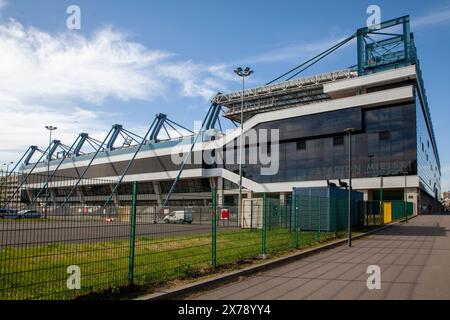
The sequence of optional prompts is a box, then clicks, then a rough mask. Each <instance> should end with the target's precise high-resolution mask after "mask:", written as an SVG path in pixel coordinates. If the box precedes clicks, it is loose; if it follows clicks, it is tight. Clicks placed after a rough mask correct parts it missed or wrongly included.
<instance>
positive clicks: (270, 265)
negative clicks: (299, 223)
mask: <svg viewBox="0 0 450 320" xmlns="http://www.w3.org/2000/svg"><path fill="white" fill-rule="evenodd" d="M415 217H416V216H413V217H410V218H408V221H409V220H412V219H414V218H415ZM403 221H404V220H401V221H398V222H395V223H391V224H388V225H385V226H382V227H380V228H378V229H374V230H371V231H369V232H366V233H363V234H359V235H356V236H354V237H352V240H359V239H361V238H364V237H367V236H370V235H372V234H374V233H377V232H380V231H382V230H384V229H387V228H390V227H392V226H396V225H399V224H401V223H402V222H403ZM345 243H347V238H345V239H340V240H335V241H332V242H330V243H327V244H324V245H322V246H319V247H316V248H312V249H307V250H305V251H301V252H296V253H293V254H290V255H287V256H285V257H281V258H276V259H274V260H271V261H268V262H264V263H261V264H259V265H256V266H249V267H246V268H244V269H241V270H236V271H232V272H228V273H225V274H221V275H218V276H215V277H212V278H209V279H206V280H202V281H198V282H195V283H191V284H187V285H184V286H180V287H176V288H173V289H168V290H167V291H159V292H154V293H150V294H147V295H144V296H141V297H139V298H136V299H134V300H177V299H182V298H183V297H185V296H187V295H190V294H193V293H198V292H201V291H206V290H211V289H214V288H217V287H219V286H222V285H224V284H228V283H231V282H235V281H238V280H239V279H240V278H241V277H245V276H250V275H253V274H256V273H259V272H263V271H268V270H271V269H274V268H277V267H280V266H283V265H286V264H288V263H290V262H293V261H297V260H300V259H302V258H305V257H308V256H311V255H313V254H316V253H319V252H321V251H325V250H329V249H332V248H335V247H339V246H341V245H344V244H345Z"/></svg>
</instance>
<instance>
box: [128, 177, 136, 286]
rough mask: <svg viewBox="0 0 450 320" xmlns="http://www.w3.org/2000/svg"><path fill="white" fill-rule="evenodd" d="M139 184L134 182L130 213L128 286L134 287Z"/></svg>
mask: <svg viewBox="0 0 450 320" xmlns="http://www.w3.org/2000/svg"><path fill="white" fill-rule="evenodd" d="M136 195H137V182H136V181H134V182H133V198H132V204H131V212H130V256H129V261H128V263H129V264H128V285H129V286H131V285H133V280H134V249H135V242H136V197H137V196H136Z"/></svg>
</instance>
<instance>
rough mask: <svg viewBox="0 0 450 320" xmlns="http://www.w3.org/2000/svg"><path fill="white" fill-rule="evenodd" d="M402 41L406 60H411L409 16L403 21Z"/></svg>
mask: <svg viewBox="0 0 450 320" xmlns="http://www.w3.org/2000/svg"><path fill="white" fill-rule="evenodd" d="M403 41H404V50H405V60H406V62H408V63H409V62H410V61H411V30H410V25H409V16H408V17H405V20H404V21H403Z"/></svg>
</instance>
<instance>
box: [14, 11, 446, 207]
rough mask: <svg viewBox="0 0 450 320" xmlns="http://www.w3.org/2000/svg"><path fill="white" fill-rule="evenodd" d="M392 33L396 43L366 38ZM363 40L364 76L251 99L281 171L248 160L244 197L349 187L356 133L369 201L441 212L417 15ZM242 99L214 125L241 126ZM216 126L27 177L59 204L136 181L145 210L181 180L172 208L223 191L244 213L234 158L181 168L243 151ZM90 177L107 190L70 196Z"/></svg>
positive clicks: (295, 85)
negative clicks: (37, 179)
mask: <svg viewBox="0 0 450 320" xmlns="http://www.w3.org/2000/svg"><path fill="white" fill-rule="evenodd" d="M388 28H397V29H400V30H401V31H400V33H399V34H398V35H393V34H391V33H383V32H381V31H380V30H382V29H388ZM369 35H370V37H369ZM383 35H384V36H386V35H388V37H387V38H386V37H385V38H383V39H377V40H376V41H374V42H372V43H368V41H367V39H373V38H374V37H379V38H380V37H382V36H383ZM354 37H355V38H357V46H358V64H357V66H356V67H351V68H349V69H344V70H339V71H335V72H329V73H324V74H319V75H314V76H310V77H307V78H295V79H290V80H287V81H279V82H276V83H271V84H268V85H265V86H262V87H258V88H252V89H248V90H245V92H244V100H245V107H244V123H243V127H244V132H245V133H246V134H247V133H249V132H251V131H254V132H257V133H259V132H261V131H262V130H269V131H270V130H272V129H277V130H278V132H279V137H278V138H279V139H278V141H277V146H276V148H277V149H276V151H277V153H278V155H279V156H278V159H277V161H278V163H277V169H278V170H277V173H276V174H262V172H261V164H260V163H255V164H250V163H245V162H244V165H243V177H244V178H243V188H244V198H252V199H258V198H261V197H262V193H264V192H265V193H267V194H268V195H269V196H270V197H274V198H280V199H281V200H283V199H287V198H289V197H290V195H291V194H292V190H293V188H297V187H316V186H327V185H329V184H330V183H334V184H336V185H339V183H341V182H346V181H348V180H347V179H348V171H349V167H348V150H349V148H348V144H349V136H348V134H347V133H346V132H345V130H346V129H347V128H353V129H354V132H353V133H352V135H351V139H352V146H353V147H352V172H353V174H352V177H353V181H352V185H353V188H354V189H355V190H358V191H361V192H363V193H364V198H365V200H380V198H382V199H383V200H403V199H404V198H405V192H406V198H407V201H409V202H412V203H414V204H415V208H416V211H422V212H423V211H427V210H429V208H430V206H433V207H436V206H438V204H439V195H440V194H441V189H440V185H441V167H440V162H439V153H438V149H437V143H436V139H435V136H434V132H433V124H432V121H431V117H430V112H429V106H428V102H427V97H426V93H425V87H424V83H423V80H422V74H421V71H420V65H419V60H418V58H417V54H416V49H415V46H414V37H413V34H412V33H410V31H409V17H408V16H406V17H401V18H398V19H394V20H391V21H388V22H385V23H383V24H382V25H380V26H379V28H378V29H376V30H372V29H370V28H363V29H359V30H358V32H357V33H355V35H354ZM366 37H367V38H366ZM380 48H381V49H384V51H383V50H381V49H380ZM380 51H382V52H380ZM241 100H242V92H233V93H228V94H218V95H217V96H216V97H215V98H214V99H213V101H212V108H211V109H210V112H209V114H208V116H207V118H206V119H208V117H209V119H212V120H211V121H212V122H216V117H217V116H218V112H216V111H215V110H218V109H217V107H220V109H223V110H225V111H224V117H225V118H228V119H231V120H233V121H235V122H239V119H240V111H241V109H240V108H241ZM213 107H216V108H213ZM213 113H215V115H212V114H213ZM205 121H207V120H205ZM206 129H207V130H203V131H201V134H200V137H199V138H198V140H196V135H189V136H184V137H181V138H177V139H169V140H165V141H159V140H157V139H156V138H155V139H148V140H146V142H145V143H143V144H139V145H138V144H136V145H133V144H131V145H127V146H124V147H121V148H112V147H111V145H112V144H111V145H110V146H109V147H106V144H105V146H103V144H102V145H101V148H99V150H98V152H96V153H95V154H93V153H89V154H81V153H78V152H72V154H68V155H66V156H64V158H63V159H61V157H59V156H55V157H54V158H53V157H52V156H51V155H50V156H49V157H47V158H48V159H51V160H50V163H48V159H47V160H43V161H41V162H39V163H31V162H30V161H27V163H26V164H24V165H22V167H21V173H22V174H28V173H30V172H32V173H37V174H39V173H40V174H48V172H50V173H55V178H53V180H52V181H51V182H50V183H49V190H50V194H51V197H52V201H54V202H61V201H67V200H68V201H69V202H76V201H82V202H83V203H91V204H97V205H98V204H101V203H102V202H104V201H105V200H106V199H107V198H108V196H109V195H110V194H111V192H112V191H114V185H115V182H116V181H118V180H119V179H122V184H121V188H122V189H124V188H125V189H126V188H131V182H132V181H137V182H138V189H139V197H138V200H139V201H141V202H142V203H146V204H148V205H154V206H161V205H162V204H163V201H164V199H165V197H166V195H167V194H168V193H169V191H170V189H171V186H172V184H173V181H174V179H175V178H176V177H177V176H178V175H180V181H179V182H178V184H177V186H176V188H175V191H174V193H173V195H172V196H171V198H170V199H171V204H173V205H206V204H208V202H209V201H210V199H211V189H212V188H216V189H217V190H218V203H219V205H232V204H236V203H237V194H238V184H239V167H238V164H237V162H236V161H229V162H227V161H224V162H222V163H213V164H210V163H205V161H204V160H203V161H200V162H191V163H187V164H186V165H185V167H184V169H183V170H182V171H180V167H181V165H180V163H179V162H178V163H176V162H174V161H173V160H174V158H177V155H178V154H180V153H182V154H188V153H189V151H190V150H191V147H192V146H193V157H194V158H195V157H196V155H198V156H199V158H201V159H203V154H204V153H205V152H211V150H215V151H217V150H218V151H219V152H220V151H223V152H225V150H226V149H227V148H230V145H231V149H233V148H236V147H235V146H236V145H238V141H239V137H240V128H239V127H237V128H235V129H234V130H233V131H231V132H228V133H227V134H224V133H222V132H221V131H220V130H217V129H214V128H213V126H212V125H211V126H209V127H208V128H206ZM106 142H107V141H106ZM272 147H274V146H272V145H270V144H269V154H270V153H271V152H273V151H274V150H275V149H270V148H272ZM235 150H236V149H235ZM49 151H50V149H49ZM245 151H246V153H245V157H244V158H245V159H249V158H250V157H251V154H252V149H251V143H248V144H246V147H245ZM47 155H48V153H47ZM131 160H132V161H131ZM123 172H126V174H125V175H123ZM82 174H83V177H84V178H92V179H99V180H98V181H104V182H103V183H97V184H95V185H83V186H82V187H83V188H81V189H80V190H81V191H78V193H77V195H73V198H70V197H71V196H72V195H71V194H70V190H71V185H72V184H75V183H77V181H78V178H79V177H80V176H81V175H82ZM122 175H123V176H122ZM57 177H68V178H69V180H70V181H69V182H68V181H67V179H66V180H65V184H64V187H61V185H59V184H58V179H57ZM106 181H110V182H109V183H106ZM127 186H128V187H127ZM42 187H43V184H37V183H36V184H33V183H30V182H27V183H26V184H24V185H23V186H22V188H24V189H25V190H26V192H27V194H28V196H29V197H30V198H33V197H35V196H36V192H37V191H38V190H39V189H41V188H42ZM80 193H81V194H80ZM68 195H69V199H67V196H68ZM80 199H82V200H80ZM114 201H115V202H116V203H118V204H124V203H127V202H129V201H130V197H129V196H127V195H123V196H122V195H121V194H120V193H118V194H117V195H115V197H114Z"/></svg>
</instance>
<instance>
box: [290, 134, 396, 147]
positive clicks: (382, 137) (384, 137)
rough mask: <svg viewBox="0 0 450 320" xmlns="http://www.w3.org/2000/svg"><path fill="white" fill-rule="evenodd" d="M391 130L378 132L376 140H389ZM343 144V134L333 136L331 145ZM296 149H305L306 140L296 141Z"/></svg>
mask: <svg viewBox="0 0 450 320" xmlns="http://www.w3.org/2000/svg"><path fill="white" fill-rule="evenodd" d="M390 139H391V132H390V131H387V130H385V131H380V132H379V133H378V140H380V141H383V140H390ZM343 145H344V136H336V137H333V146H343ZM297 150H306V140H299V141H297Z"/></svg>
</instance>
